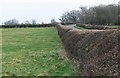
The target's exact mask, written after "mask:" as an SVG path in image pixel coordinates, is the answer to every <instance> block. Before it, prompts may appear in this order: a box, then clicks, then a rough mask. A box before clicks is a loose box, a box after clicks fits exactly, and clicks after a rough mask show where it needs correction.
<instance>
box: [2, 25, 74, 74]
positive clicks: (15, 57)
mask: <svg viewBox="0 0 120 78" xmlns="http://www.w3.org/2000/svg"><path fill="white" fill-rule="evenodd" d="M2 44H3V45H2V75H3V76H14V75H15V76H44V75H46V76H47V75H49V76H65V75H66V76H68V75H75V70H74V68H73V66H72V64H71V61H69V60H67V59H66V60H65V59H63V58H62V57H61V56H60V50H61V49H62V47H61V42H60V39H59V37H58V35H57V31H56V29H55V28H54V27H50V28H12V29H3V30H2Z"/></svg>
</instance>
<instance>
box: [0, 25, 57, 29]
mask: <svg viewBox="0 0 120 78" xmlns="http://www.w3.org/2000/svg"><path fill="white" fill-rule="evenodd" d="M55 26H56V25H55V24H36V25H32V24H20V25H1V26H0V28H34V27H55Z"/></svg>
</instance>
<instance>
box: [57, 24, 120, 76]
mask: <svg viewBox="0 0 120 78" xmlns="http://www.w3.org/2000/svg"><path fill="white" fill-rule="evenodd" d="M57 30H58V35H59V36H60V38H61V41H62V43H63V46H64V48H65V50H66V53H67V55H68V57H70V58H71V59H75V61H77V64H76V68H77V71H78V73H79V74H80V75H82V76H116V75H118V59H119V51H118V40H119V39H118V36H120V30H118V29H111V30H73V29H71V28H69V27H65V26H62V25H58V26H57Z"/></svg>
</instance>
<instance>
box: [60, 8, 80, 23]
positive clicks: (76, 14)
mask: <svg viewBox="0 0 120 78" xmlns="http://www.w3.org/2000/svg"><path fill="white" fill-rule="evenodd" d="M59 20H60V21H61V23H65V24H66V23H77V22H80V11H79V10H72V11H66V12H64V13H63V15H62V16H61V18H60V19H59Z"/></svg>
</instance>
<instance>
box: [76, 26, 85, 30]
mask: <svg viewBox="0 0 120 78" xmlns="http://www.w3.org/2000/svg"><path fill="white" fill-rule="evenodd" d="M74 27H75V28H77V29H81V30H87V29H86V28H83V27H80V26H74Z"/></svg>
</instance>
